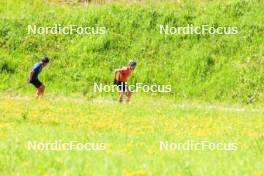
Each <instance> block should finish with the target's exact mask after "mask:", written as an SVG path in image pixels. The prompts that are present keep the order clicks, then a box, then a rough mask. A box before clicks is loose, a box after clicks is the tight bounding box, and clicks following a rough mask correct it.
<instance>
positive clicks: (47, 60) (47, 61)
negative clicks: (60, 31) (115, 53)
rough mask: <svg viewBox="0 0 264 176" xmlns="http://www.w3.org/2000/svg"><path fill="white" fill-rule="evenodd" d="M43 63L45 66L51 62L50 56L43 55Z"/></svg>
mask: <svg viewBox="0 0 264 176" xmlns="http://www.w3.org/2000/svg"><path fill="white" fill-rule="evenodd" d="M41 63H42V65H43V67H45V66H46V65H47V64H48V63H49V58H48V57H47V56H44V57H42V58H41Z"/></svg>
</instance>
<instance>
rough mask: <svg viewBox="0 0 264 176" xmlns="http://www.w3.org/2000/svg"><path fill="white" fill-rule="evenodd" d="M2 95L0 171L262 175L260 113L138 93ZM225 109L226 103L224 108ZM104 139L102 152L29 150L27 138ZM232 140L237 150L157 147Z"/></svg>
mask: <svg viewBox="0 0 264 176" xmlns="http://www.w3.org/2000/svg"><path fill="white" fill-rule="evenodd" d="M109 102H111V101H110V100H104V101H103V100H97V103H95V102H94V103H92V102H90V101H87V100H85V99H78V100H76V99H75V100H74V99H68V100H67V101H66V100H63V99H54V98H49V99H46V100H45V99H44V100H41V101H35V100H32V99H28V100H27V99H20V100H18V99H15V100H14V99H13V100H12V99H8V98H1V100H0V111H1V112H2V113H1V115H0V122H1V123H0V126H1V128H0V129H1V130H0V141H1V145H0V147H1V150H0V174H1V175H212V176H216V175H219V176H220V175H221V176H222V175H230V176H231V175H232V176H235V175H237V176H241V175H252V176H254V175H256V176H257V175H261V174H263V173H264V167H263V165H262V163H263V162H264V158H263V152H264V148H263V144H264V141H263V135H264V131H263V129H264V123H263V117H264V116H263V115H264V112H263V110H262V111H253V110H252V109H250V108H243V107H240V110H237V109H236V110H232V111H231V110H230V109H227V108H224V107H225V105H216V106H215V107H213V108H212V107H211V108H210V107H209V106H208V105H206V104H198V103H192V104H189V103H173V102H171V101H170V100H166V99H162V100H159V102H155V101H154V99H140V98H136V99H135V100H134V102H133V103H132V104H131V105H126V104H123V105H119V104H118V103H115V102H114V103H109ZM227 107H228V106H227ZM56 140H61V141H63V142H70V141H78V142H81V143H86V142H104V143H107V147H106V150H105V151H96V152H95V151H90V152H86V151H76V150H74V151H29V150H27V141H38V142H41V141H43V142H54V141H56ZM187 140H192V141H194V142H199V141H205V140H208V141H210V142H216V143H219V142H226V143H237V144H238V149H237V150H236V151H210V150H204V151H160V149H159V147H160V146H159V142H160V141H169V142H185V141H187Z"/></svg>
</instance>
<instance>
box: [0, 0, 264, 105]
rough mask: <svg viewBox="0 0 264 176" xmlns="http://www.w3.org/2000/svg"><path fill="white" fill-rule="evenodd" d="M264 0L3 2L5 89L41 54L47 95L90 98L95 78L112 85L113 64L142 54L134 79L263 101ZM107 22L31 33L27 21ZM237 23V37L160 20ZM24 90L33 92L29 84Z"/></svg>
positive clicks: (184, 94)
mask: <svg viewBox="0 0 264 176" xmlns="http://www.w3.org/2000/svg"><path fill="white" fill-rule="evenodd" d="M263 6H264V2H263V1H261V0H252V1H240V0H234V1H229V2H228V3H227V2H225V3H223V2H219V1H208V2H203V3H202V1H201V2H200V1H193V2H191V1H182V2H180V3H174V4H172V3H169V2H168V3H162V4H159V5H157V4H153V5H147V4H140V3H135V4H130V5H126V4H120V3H119V4H118V3H115V4H107V5H102V6H97V5H91V6H78V5H76V6H67V5H66V6H64V5H61V4H54V3H45V2H44V1H41V0H37V1H30V2H29V1H24V2H23V1H22V2H21V1H16V0H11V1H9V2H1V3H0V16H1V21H0V77H1V78H2V79H1V80H0V91H1V92H3V91H5V90H7V89H8V88H10V87H16V86H18V85H20V84H21V83H23V82H25V80H26V79H27V74H28V72H29V70H30V69H31V67H32V65H33V64H34V63H35V62H37V61H38V59H39V57H40V56H42V55H44V54H47V55H48V56H49V57H50V58H51V59H52V61H51V64H50V66H49V67H48V68H47V69H46V70H45V71H44V72H43V73H42V75H41V79H42V80H43V81H44V82H45V84H46V85H47V86H48V92H52V93H57V94H64V95H70V94H72V93H81V94H83V95H90V94H92V93H91V85H92V84H93V83H94V82H98V83H100V82H102V83H111V82H112V79H113V69H114V68H116V67H120V66H122V65H126V64H127V61H128V60H130V59H131V58H137V61H138V67H137V69H136V70H135V73H134V74H133V77H132V79H131V80H130V81H129V82H130V84H134V83H136V82H142V83H145V84H153V83H156V84H171V85H172V89H173V92H172V93H170V94H161V95H167V96H171V97H175V98H199V99H200V98H201V99H205V100H219V99H220V100H224V101H238V102H244V103H252V102H260V101H261V100H262V99H263V98H264V96H263V88H264V69H263V65H264V50H263V48H264V33H263V32H264V23H263V19H264V18H263V17H264V12H263ZM55 24H60V25H62V26H67V25H70V24H73V25H78V26H93V27H95V26H99V27H100V26H103V27H105V28H106V34H104V35H76V34H75V35H74V34H73V35H63V34H59V35H53V34H48V35H40V34H28V31H27V29H28V25H37V26H54V25H55ZM161 24H163V25H169V26H175V27H177V26H186V25H187V24H193V25H195V26H200V25H203V24H207V25H210V26H214V27H217V26H235V27H237V28H238V34H236V35H208V34H207V35H198V34H194V35H164V34H160V25H161ZM22 91H26V92H27V91H32V89H31V88H30V87H26V88H25V89H23V90H22Z"/></svg>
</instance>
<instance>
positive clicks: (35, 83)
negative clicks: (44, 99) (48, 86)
mask: <svg viewBox="0 0 264 176" xmlns="http://www.w3.org/2000/svg"><path fill="white" fill-rule="evenodd" d="M30 83H31V84H33V85H34V86H35V87H36V88H39V87H40V86H42V82H40V81H39V80H38V79H34V80H32V81H30Z"/></svg>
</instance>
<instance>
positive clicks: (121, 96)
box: [119, 92, 125, 103]
mask: <svg viewBox="0 0 264 176" xmlns="http://www.w3.org/2000/svg"><path fill="white" fill-rule="evenodd" d="M124 95H125V92H120V94H119V102H120V103H122V102H123V97H124Z"/></svg>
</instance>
